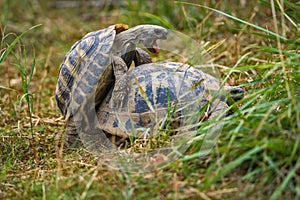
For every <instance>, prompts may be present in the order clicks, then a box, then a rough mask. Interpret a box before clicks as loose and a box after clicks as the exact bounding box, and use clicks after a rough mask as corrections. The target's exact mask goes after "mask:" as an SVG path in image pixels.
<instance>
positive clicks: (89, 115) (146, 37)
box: [55, 24, 168, 146]
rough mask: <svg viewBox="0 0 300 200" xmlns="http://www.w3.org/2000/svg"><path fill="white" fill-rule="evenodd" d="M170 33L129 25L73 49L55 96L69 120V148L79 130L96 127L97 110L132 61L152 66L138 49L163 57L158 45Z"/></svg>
mask: <svg viewBox="0 0 300 200" xmlns="http://www.w3.org/2000/svg"><path fill="white" fill-rule="evenodd" d="M167 33H168V31H167V30H166V29H165V28H163V27H160V26H156V25H138V26H135V27H132V28H129V29H128V26H127V25H123V24H116V25H112V26H109V27H108V28H105V29H102V30H98V31H94V32H91V33H88V34H87V35H85V36H84V37H83V38H82V39H80V40H79V41H77V42H76V43H75V44H74V45H73V46H72V47H71V49H70V51H69V52H68V53H67V54H66V56H65V58H64V60H63V62H62V64H61V66H60V69H59V75H58V82H57V86H56V95H55V97H56V100H57V104H58V107H59V109H60V110H61V112H62V114H63V115H64V117H65V119H66V124H67V125H66V138H65V139H66V140H65V141H66V144H67V146H70V145H71V144H72V143H73V142H74V138H76V137H77V134H78V133H77V132H78V131H76V129H82V128H87V127H91V126H93V120H90V119H94V118H95V116H94V115H93V112H95V107H96V106H97V105H98V104H100V103H101V102H102V100H103V99H104V97H105V95H106V94H107V92H108V91H109V89H110V88H111V87H112V86H113V83H114V80H115V77H118V76H120V75H122V74H124V73H125V72H126V71H127V69H128V68H129V66H130V65H131V63H132V61H134V62H135V65H136V66H138V65H141V64H144V63H148V62H151V58H150V56H149V55H148V54H147V53H146V52H145V51H143V50H142V49H139V48H136V45H137V44H142V45H144V46H145V47H146V48H147V49H148V50H149V51H150V52H152V53H159V48H158V46H157V43H156V41H157V40H158V39H166V38H167ZM119 74H120V75H119ZM75 118H76V119H75Z"/></svg>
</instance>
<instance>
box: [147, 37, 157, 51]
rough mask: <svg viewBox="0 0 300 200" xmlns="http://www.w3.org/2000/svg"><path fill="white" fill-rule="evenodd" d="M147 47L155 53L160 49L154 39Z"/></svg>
mask: <svg viewBox="0 0 300 200" xmlns="http://www.w3.org/2000/svg"><path fill="white" fill-rule="evenodd" d="M147 49H148V50H149V51H150V52H151V53H156V54H159V51H160V49H159V46H158V45H157V43H156V40H154V41H153V42H152V45H151V47H148V48H147Z"/></svg>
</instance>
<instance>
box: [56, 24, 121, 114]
mask: <svg viewBox="0 0 300 200" xmlns="http://www.w3.org/2000/svg"><path fill="white" fill-rule="evenodd" d="M115 35H116V33H115V29H114V26H110V27H108V28H106V29H103V30H99V31H95V32H91V33H88V34H87V35H86V36H84V37H83V38H82V39H81V40H79V41H78V42H76V43H75V44H74V45H73V46H72V47H71V50H70V51H69V52H68V53H67V54H66V57H65V59H64V61H63V63H62V64H61V66H60V70H59V76H58V77H59V78H58V84H57V88H56V100H57V103H58V107H59V108H60V110H61V111H62V113H63V114H64V116H65V117H66V116H67V115H72V114H74V113H76V112H77V110H78V108H79V107H80V105H81V104H82V103H84V101H85V99H87V98H88V96H89V95H93V94H92V93H93V92H95V88H96V87H95V86H96V85H97V84H98V82H99V79H104V77H102V76H101V75H102V74H103V71H104V70H105V69H106V67H107V65H109V62H110V61H111V59H110V57H111V55H110V53H111V50H112V46H113V41H114V38H115Z"/></svg>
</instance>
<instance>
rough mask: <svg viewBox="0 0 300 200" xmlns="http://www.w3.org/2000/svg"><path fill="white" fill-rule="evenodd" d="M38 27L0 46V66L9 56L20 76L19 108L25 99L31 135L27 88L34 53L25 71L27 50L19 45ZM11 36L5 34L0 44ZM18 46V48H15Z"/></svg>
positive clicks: (30, 99) (31, 74)
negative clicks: (21, 92)
mask: <svg viewBox="0 0 300 200" xmlns="http://www.w3.org/2000/svg"><path fill="white" fill-rule="evenodd" d="M38 26H40V25H36V26H33V27H31V28H30V29H28V30H27V31H25V32H23V33H21V34H20V35H18V36H17V37H16V38H15V39H14V40H13V41H12V42H11V43H10V44H4V45H3V44H1V46H5V45H6V47H5V48H4V49H3V51H1V52H2V54H1V56H0V64H1V63H2V62H4V60H5V59H6V58H7V57H8V56H9V54H11V55H12V56H13V58H14V59H15V62H16V63H14V64H13V65H14V66H15V67H16V68H17V70H18V71H19V72H20V76H21V83H22V88H23V95H22V97H21V99H20V106H21V107H22V103H23V101H24V99H25V101H26V103H27V113H28V116H29V122H30V130H31V133H32V134H33V123H32V115H33V96H32V95H31V94H30V93H29V91H28V88H29V86H30V81H31V79H32V76H33V72H34V69H35V53H34V55H33V62H32V64H31V66H30V69H29V71H28V70H27V67H28V66H27V56H28V55H27V50H26V48H25V47H23V48H22V45H21V39H22V37H23V36H24V34H26V33H27V32H29V31H30V30H32V29H34V28H36V27H38ZM9 35H12V34H7V35H5V36H4V38H2V40H1V43H2V42H3V43H5V39H6V37H8V36H9ZM18 44H19V48H15V47H16V46H17V45H18Z"/></svg>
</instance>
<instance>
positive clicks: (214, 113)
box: [208, 100, 228, 120]
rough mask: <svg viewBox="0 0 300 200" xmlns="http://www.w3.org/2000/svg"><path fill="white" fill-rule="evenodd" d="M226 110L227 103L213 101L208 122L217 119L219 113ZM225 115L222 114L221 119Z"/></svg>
mask: <svg viewBox="0 0 300 200" xmlns="http://www.w3.org/2000/svg"><path fill="white" fill-rule="evenodd" d="M227 108H228V105H227V103H225V102H224V101H219V100H215V101H214V102H213V103H212V108H211V109H210V111H209V112H210V115H209V117H208V120H211V119H213V118H215V117H218V116H219V115H220V114H221V113H223V112H224V111H225V110H226V109H227ZM225 116H226V113H224V114H223V115H222V116H221V118H222V117H225Z"/></svg>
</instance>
